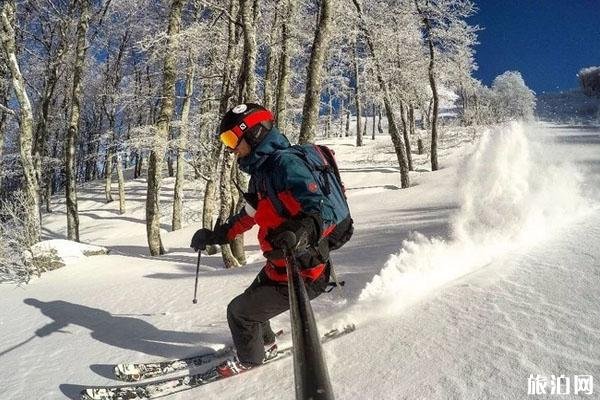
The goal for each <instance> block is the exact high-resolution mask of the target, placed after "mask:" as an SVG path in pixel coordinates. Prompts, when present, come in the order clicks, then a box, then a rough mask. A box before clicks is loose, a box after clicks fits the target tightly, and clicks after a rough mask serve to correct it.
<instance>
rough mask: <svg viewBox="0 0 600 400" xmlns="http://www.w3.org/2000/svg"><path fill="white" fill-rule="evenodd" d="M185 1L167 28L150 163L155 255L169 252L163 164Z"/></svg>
mask: <svg viewBox="0 0 600 400" xmlns="http://www.w3.org/2000/svg"><path fill="white" fill-rule="evenodd" d="M182 8H183V0H173V1H172V3H171V11H170V13H169V27H168V29H167V48H166V50H165V56H164V65H163V85H162V99H163V100H162V103H161V107H160V113H159V117H158V121H157V124H156V125H157V126H156V128H157V129H156V136H155V139H154V146H153V148H152V150H151V152H150V161H149V163H148V191H147V196H146V233H147V236H148V246H149V249H150V254H151V255H153V256H157V255H161V254H164V253H165V249H164V247H163V244H162V240H161V237H160V187H161V183H162V167H163V161H164V156H165V149H166V145H167V138H168V137H169V127H170V122H171V116H172V114H173V108H174V103H175V79H176V74H177V71H176V67H177V57H176V54H175V53H176V49H177V43H176V38H175V36H176V35H177V34H178V33H179V29H180V25H181V9H182Z"/></svg>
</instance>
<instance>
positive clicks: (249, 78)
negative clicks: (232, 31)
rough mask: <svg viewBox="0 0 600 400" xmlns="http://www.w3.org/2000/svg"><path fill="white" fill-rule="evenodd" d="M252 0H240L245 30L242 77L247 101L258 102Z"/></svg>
mask: <svg viewBox="0 0 600 400" xmlns="http://www.w3.org/2000/svg"><path fill="white" fill-rule="evenodd" d="M257 8H258V7H257ZM253 9H254V7H253V2H252V0H240V14H241V15H242V26H243V31H244V67H243V69H242V79H241V81H242V82H243V85H244V90H243V92H242V93H243V98H244V101H245V102H256V101H257V99H258V98H257V96H256V78H255V71H256V55H257V50H256V29H255V28H254V14H253Z"/></svg>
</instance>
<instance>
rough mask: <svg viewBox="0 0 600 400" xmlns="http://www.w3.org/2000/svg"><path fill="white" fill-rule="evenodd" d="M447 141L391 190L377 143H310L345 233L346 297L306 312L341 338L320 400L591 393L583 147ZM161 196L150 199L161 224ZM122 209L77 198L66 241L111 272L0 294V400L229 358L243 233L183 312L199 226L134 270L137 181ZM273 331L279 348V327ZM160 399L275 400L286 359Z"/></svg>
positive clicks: (195, 193)
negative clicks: (230, 313)
mask: <svg viewBox="0 0 600 400" xmlns="http://www.w3.org/2000/svg"><path fill="white" fill-rule="evenodd" d="M459 133H460V132H458V131H450V132H445V133H443V134H442V137H441V143H440V148H441V151H440V164H441V169H440V170H439V171H436V172H429V171H427V169H428V163H427V159H426V156H417V155H413V156H415V168H416V171H415V172H412V173H411V187H410V188H408V189H402V190H400V189H399V187H400V176H399V172H398V168H397V161H396V156H395V154H394V153H393V148H392V146H391V143H390V140H389V138H388V137H387V136H386V135H378V136H377V138H376V140H375V141H372V140H371V139H370V138H369V139H367V138H365V146H364V147H362V148H356V147H355V146H354V145H353V141H354V138H352V137H350V138H334V139H327V140H322V142H323V143H325V144H328V145H331V146H332V147H333V148H334V149H335V151H336V155H337V158H338V160H339V163H340V169H341V171H342V175H343V178H344V181H345V183H346V186H347V188H348V190H347V193H348V196H349V201H350V205H351V209H352V213H353V217H354V219H355V226H356V232H355V236H354V237H353V240H352V241H351V242H349V243H348V244H347V245H346V246H345V247H343V248H342V249H340V250H339V251H337V252H335V253H334V255H333V260H334V263H335V268H336V272H337V275H338V278H339V279H341V280H345V281H346V286H345V287H344V292H343V297H342V296H340V294H339V293H337V292H336V291H334V292H332V293H330V294H324V295H322V296H320V297H319V298H318V299H316V300H315V301H313V307H314V310H315V313H316V315H317V319H318V321H319V325H320V330H321V331H324V330H325V329H329V328H331V327H334V326H341V325H342V324H345V323H347V322H354V323H356V324H357V327H358V328H357V330H356V331H355V332H353V333H352V334H350V335H347V336H345V337H342V338H339V339H337V340H335V341H332V342H330V343H328V344H327V345H325V347H324V352H325V355H326V358H327V365H328V367H329V371H330V376H331V379H332V382H333V387H334V391H335V393H336V398H339V399H398V398H400V399H425V398H426V399H484V398H485V399H516V398H525V397H527V390H528V378H529V377H530V376H531V375H533V376H536V375H543V376H547V377H548V378H550V376H551V375H557V376H558V375H561V374H562V375H565V376H567V377H570V378H571V380H573V379H574V376H575V375H592V376H594V378H595V379H596V380H598V379H600V349H599V348H598V346H597V343H599V342H600V307H599V304H600V292H599V291H598V287H599V286H600V271H599V267H600V212H599V209H598V200H599V199H600V190H599V189H600V174H599V172H600V152H599V150H600V141H599V140H598V137H600V130H598V129H591V128H578V127H570V126H557V125H548V124H538V125H532V126H527V125H525V126H523V125H518V124H514V125H509V126H503V127H498V128H493V129H489V130H487V131H486V132H484V131H483V130H482V131H479V132H475V134H473V132H470V133H468V134H467V135H466V136H465V135H462V136H461V135H459ZM463 133H464V132H463ZM172 185H173V181H172V179H166V180H165V184H164V185H163V194H162V198H163V199H164V200H165V202H164V204H163V210H165V211H167V210H168V205H169V200H170V199H169V198H170V197H171V193H172V192H171V190H172ZM199 186H200V185H199V184H198V183H196V182H190V183H188V186H187V187H186V196H187V199H188V200H187V203H186V205H187V206H188V207H190V206H191V207H196V209H198V208H200V205H199V199H200V198H201V191H200V189H199ZM126 190H127V193H128V199H127V201H128V203H127V207H128V212H127V213H126V214H125V215H119V214H118V209H117V207H118V205H116V204H114V203H109V204H105V203H104V194H103V186H102V182H97V183H94V184H92V185H89V186H86V187H85V188H83V189H82V190H81V191H80V198H81V202H80V204H79V209H80V211H81V217H80V221H81V227H82V229H81V239H82V242H85V243H90V244H94V245H101V246H104V247H106V248H108V249H109V250H110V251H111V253H110V255H100V256H94V257H87V258H80V259H78V260H76V261H74V262H73V263H71V264H69V265H68V266H66V267H64V268H60V269H58V270H55V271H51V272H47V273H44V274H43V275H42V276H41V278H39V279H34V280H33V281H32V282H31V283H30V284H28V285H25V286H22V287H15V286H9V285H2V286H0V309H1V310H2V311H0V332H1V334H2V343H1V344H0V362H1V363H2V365H3V366H6V367H5V368H4V374H3V378H2V383H3V392H2V395H1V396H0V397H1V398H2V399H4V398H6V399H15V400H20V399H23V400H26V399H27V400H28V399H32V398H35V399H61V398H76V396H77V393H78V392H79V391H80V390H81V388H82V387H83V386H90V385H104V384H115V383H117V382H115V381H114V380H112V379H111V378H110V365H111V364H114V363H117V362H123V361H137V360H140V361H148V360H156V359H165V358H173V357H180V356H185V355H191V354H194V353H195V352H198V351H202V350H203V349H206V348H220V347H223V346H224V345H228V344H231V338H230V336H229V331H228V328H227V322H226V317H225V309H226V306H227V304H228V302H229V301H230V300H231V299H232V298H233V297H234V296H236V295H237V294H238V293H240V292H241V291H243V290H244V289H245V287H247V285H248V284H249V283H250V282H251V281H252V280H253V278H254V276H255V275H256V273H257V272H258V271H259V270H260V268H261V267H262V262H263V261H262V256H261V255H260V252H259V250H258V247H257V243H256V238H255V234H256V231H255V230H253V231H251V232H249V233H248V234H247V235H246V241H247V249H248V256H249V260H250V262H251V263H250V264H249V265H247V266H245V267H244V268H239V269H232V270H225V269H223V268H222V265H221V260H220V257H219V255H216V256H207V255H202V259H201V269H200V280H199V285H198V304H197V305H193V304H192V302H191V300H192V296H193V285H194V277H195V269H196V254H194V253H193V252H192V251H191V249H189V248H188V244H189V240H190V238H191V236H192V234H193V232H194V231H195V229H197V228H198V226H199V223H198V222H194V221H192V220H190V221H188V222H189V225H188V226H186V227H185V228H184V229H182V230H180V231H177V232H167V230H168V229H169V221H170V216H169V215H168V213H166V212H165V216H164V225H163V228H164V229H165V231H164V235H163V240H164V242H165V245H166V246H167V247H168V249H169V253H168V254H166V255H165V256H162V257H150V256H149V255H148V251H147V248H146V241H145V240H146V239H145V226H144V209H143V207H144V198H143V196H144V193H145V182H144V181H143V180H131V181H129V182H128V183H127V188H126ZM55 204H57V206H56V209H55V212H54V213H52V214H48V215H45V216H44V232H45V235H46V237H47V238H48V239H50V238H52V239H57V238H58V239H60V238H64V236H65V232H66V226H65V225H66V224H65V221H66V219H65V215H64V205H63V204H62V200H59V199H56V201H55ZM188 215H194V212H193V210H191V211H189V213H188ZM273 326H274V327H276V328H280V327H282V328H284V329H287V330H289V316H288V314H287V313H286V314H284V315H281V316H279V317H277V318H275V319H274V321H273ZM289 336H290V335H289V334H288V335H285V336H284V338H283V339H282V340H283V341H284V342H285V341H287V342H289V341H290V340H291V338H290V337H289ZM549 390H550V387H549V386H548V392H549ZM598 391H600V388H595V389H594V395H585V394H579V396H574V395H573V393H572V392H573V387H572V388H571V395H566V396H560V397H561V398H594V396H597V393H598ZM537 397H539V398H553V397H554V396H548V397H544V396H532V398H537ZM170 398H172V399H174V400H176V399H180V400H186V399H197V398H220V399H292V398H294V383H293V366H292V360H291V358H288V359H284V360H281V361H277V362H276V363H273V364H272V365H269V366H265V367H264V368H261V369H258V370H255V371H250V372H247V373H245V374H243V375H241V376H239V377H234V378H231V379H230V380H226V381H222V382H216V383H213V384H210V385H207V386H204V387H202V388H198V389H194V390H191V391H188V392H182V393H180V394H176V395H173V396H171V397H170Z"/></svg>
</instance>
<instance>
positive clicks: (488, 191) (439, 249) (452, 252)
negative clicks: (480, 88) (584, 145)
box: [356, 122, 586, 317]
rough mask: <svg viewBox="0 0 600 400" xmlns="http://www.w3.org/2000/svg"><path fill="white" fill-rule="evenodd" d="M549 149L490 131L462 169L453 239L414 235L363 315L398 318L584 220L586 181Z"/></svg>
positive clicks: (368, 291)
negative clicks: (570, 222)
mask: <svg viewBox="0 0 600 400" xmlns="http://www.w3.org/2000/svg"><path fill="white" fill-rule="evenodd" d="M542 150H543V149H542V147H541V146H539V145H536V144H534V143H531V142H530V141H529V140H528V138H527V136H526V134H525V131H524V127H523V125H522V124H520V123H516V122H515V123H511V124H508V125H504V126H502V127H498V128H494V129H490V130H488V131H486V132H485V133H484V134H483V135H482V137H481V139H480V141H479V143H478V144H477V145H476V147H475V149H474V151H473V153H472V154H471V155H470V156H469V157H467V158H466V159H465V160H464V161H463V162H462V164H461V166H460V167H459V171H458V177H459V181H460V182H459V186H460V198H459V204H460V205H461V206H460V209H459V211H458V212H457V214H456V215H455V216H454V218H453V220H452V222H451V227H452V234H451V235H450V238H446V239H444V238H436V237H433V238H428V237H426V236H424V235H422V234H420V233H413V234H412V236H411V237H410V238H409V239H408V240H405V241H404V242H403V243H402V246H401V249H400V251H399V252H398V253H396V254H393V255H391V256H390V258H389V259H388V261H387V262H386V264H385V266H384V268H383V269H382V271H381V272H380V273H379V274H378V275H377V276H375V277H374V278H373V280H372V281H371V282H370V283H368V284H367V286H366V287H365V288H364V289H363V291H362V292H361V294H360V297H359V303H358V304H357V306H358V308H359V309H360V306H361V304H362V305H366V304H371V302H373V301H379V302H382V303H383V304H384V305H385V306H387V308H389V311H392V312H394V311H396V310H398V309H401V308H403V307H405V306H407V305H410V304H412V303H414V302H415V301H417V300H419V299H420V298H423V297H425V296H427V295H428V294H431V293H432V292H434V291H435V290H436V288H439V287H441V286H443V285H445V284H447V283H448V282H451V281H452V280H454V279H456V278H459V277H461V276H463V275H465V274H468V273H470V272H473V271H475V270H477V269H479V268H481V267H484V266H485V265H487V264H489V263H491V262H492V261H494V260H495V259H498V258H499V257H501V256H502V255H504V254H507V253H508V252H509V251H513V250H515V249H518V248H519V247H520V246H523V245H528V244H533V243H535V242H538V241H540V240H542V239H543V238H545V237H547V235H549V234H551V232H553V231H556V228H558V227H559V226H561V225H564V224H565V223H566V218H568V217H569V216H573V217H576V216H578V215H581V214H582V212H583V210H585V209H586V204H585V203H586V202H585V200H584V198H583V196H582V195H581V190H580V186H581V181H582V178H581V176H580V174H579V173H578V172H577V171H576V170H575V169H574V168H573V167H571V166H570V165H567V164H562V165H558V162H557V160H551V159H548V154H547V153H544V152H543V151H542ZM356 311H357V314H359V315H360V314H362V313H361V312H360V311H359V310H356ZM359 315H356V317H359Z"/></svg>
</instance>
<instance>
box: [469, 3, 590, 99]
mask: <svg viewBox="0 0 600 400" xmlns="http://www.w3.org/2000/svg"><path fill="white" fill-rule="evenodd" d="M474 1H475V3H476V5H477V7H478V8H479V11H478V12H477V14H476V15H475V16H473V17H471V18H470V23H471V24H477V25H480V27H482V28H484V30H482V31H480V32H478V36H479V42H480V44H479V45H477V46H476V56H475V57H476V60H477V64H478V65H479V70H478V71H476V72H475V76H476V78H478V79H480V80H481V81H483V83H485V84H486V85H490V84H491V82H492V80H493V79H494V77H496V76H497V75H499V74H501V73H502V72H504V71H506V70H517V71H520V72H521V73H522V74H523V78H524V79H525V83H526V84H527V85H528V86H529V87H530V88H531V89H533V90H534V91H536V92H537V93H542V92H544V91H546V92H555V91H561V90H566V89H570V88H574V87H577V86H578V82H577V76H576V75H577V72H578V71H579V70H580V69H581V68H583V67H589V66H593V65H597V66H600V0H474Z"/></svg>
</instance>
